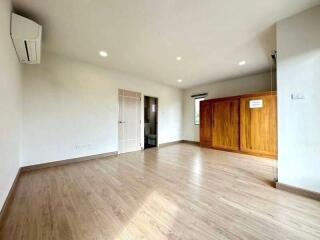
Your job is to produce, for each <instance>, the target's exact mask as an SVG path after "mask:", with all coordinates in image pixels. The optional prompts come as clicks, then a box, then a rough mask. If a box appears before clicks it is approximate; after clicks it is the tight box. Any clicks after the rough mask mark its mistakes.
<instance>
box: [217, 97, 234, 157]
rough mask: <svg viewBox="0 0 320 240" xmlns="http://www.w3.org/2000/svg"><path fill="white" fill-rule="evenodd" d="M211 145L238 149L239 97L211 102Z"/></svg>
mask: <svg viewBox="0 0 320 240" xmlns="http://www.w3.org/2000/svg"><path fill="white" fill-rule="evenodd" d="M212 108H213V110H212V112H213V115H212V147H214V148H218V149H226V150H233V151H237V150H239V146H240V143H239V99H238V98H236V99H228V100H222V101H217V102H214V103H213V104H212Z"/></svg>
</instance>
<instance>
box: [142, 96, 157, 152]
mask: <svg viewBox="0 0 320 240" xmlns="http://www.w3.org/2000/svg"><path fill="white" fill-rule="evenodd" d="M144 97H152V98H155V99H157V108H156V111H157V145H156V147H159V146H160V144H159V106H160V104H159V100H160V99H159V97H156V96H152V95H146V94H142V100H141V103H142V116H141V119H143V121H141V124H142V127H141V130H142V131H141V134H142V135H141V136H142V137H141V143H142V144H141V146H142V149H144V114H145V112H144Z"/></svg>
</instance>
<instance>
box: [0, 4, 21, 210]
mask: <svg viewBox="0 0 320 240" xmlns="http://www.w3.org/2000/svg"><path fill="white" fill-rule="evenodd" d="M10 19H11V1H10V0H1V1H0V111H1V116H0V210H1V208H2V206H3V204H4V202H5V199H6V197H7V195H8V192H9V190H10V188H11V186H12V183H13V181H14V179H15V177H16V175H17V172H18V170H19V158H20V126H21V74H20V64H19V62H18V60H17V57H16V53H15V50H14V47H13V44H12V41H11V37H10Z"/></svg>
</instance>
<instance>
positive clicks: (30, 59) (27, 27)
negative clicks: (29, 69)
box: [11, 13, 42, 64]
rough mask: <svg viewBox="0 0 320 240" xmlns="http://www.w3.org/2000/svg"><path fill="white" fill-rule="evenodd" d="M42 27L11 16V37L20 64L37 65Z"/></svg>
mask: <svg viewBox="0 0 320 240" xmlns="http://www.w3.org/2000/svg"><path fill="white" fill-rule="evenodd" d="M41 36H42V27H41V26H40V25H39V24H37V23H35V22H33V21H31V20H29V19H27V18H25V17H22V16H19V15H17V14H14V13H13V14H12V22H11V37H12V41H13V44H14V47H15V49H16V52H17V56H18V58H19V61H20V62H21V63H28V64H39V63H40V60H41V59H40V58H41Z"/></svg>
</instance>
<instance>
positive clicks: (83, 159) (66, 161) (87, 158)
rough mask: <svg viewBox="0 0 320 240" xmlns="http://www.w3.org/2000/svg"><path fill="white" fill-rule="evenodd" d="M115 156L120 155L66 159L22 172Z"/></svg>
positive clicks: (28, 167)
mask: <svg viewBox="0 0 320 240" xmlns="http://www.w3.org/2000/svg"><path fill="white" fill-rule="evenodd" d="M115 155H118V152H108V153H102V154H96V155H91V156H85V157H79V158H71V159H66V160H61V161H54V162H49V163H41V164H35V165H31V166H26V167H22V168H21V172H28V171H33V170H38V169H43V168H49V167H56V166H62V165H66V164H71V163H78V162H83V161H89V160H95V159H100V158H105V157H111V156H115Z"/></svg>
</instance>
